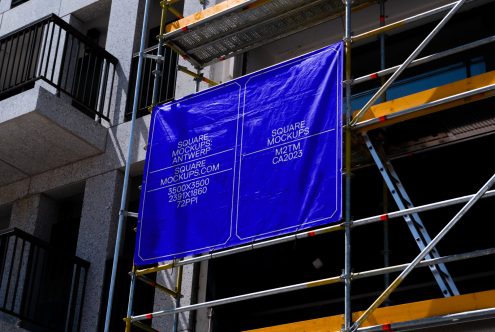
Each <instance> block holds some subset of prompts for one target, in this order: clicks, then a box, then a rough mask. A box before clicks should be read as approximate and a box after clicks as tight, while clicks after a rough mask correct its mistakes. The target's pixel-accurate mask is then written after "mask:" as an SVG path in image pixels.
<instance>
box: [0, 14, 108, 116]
mask: <svg viewBox="0 0 495 332" xmlns="http://www.w3.org/2000/svg"><path fill="white" fill-rule="evenodd" d="M116 64H117V59H116V58H115V57H114V56H113V55H111V54H110V53H108V52H107V51H105V50H104V49H103V48H101V47H100V46H98V45H97V44H96V43H94V42H93V41H92V40H90V39H89V38H88V37H86V36H84V35H83V34H81V33H80V32H79V31H77V30H76V29H74V28H73V27H72V26H70V25H69V24H68V23H66V22H65V21H63V20H62V19H61V18H59V17H58V16H56V15H54V14H51V15H49V16H47V17H44V18H42V19H40V20H38V21H36V22H33V23H31V24H29V25H27V26H25V27H23V28H21V29H18V30H16V31H13V32H11V33H9V34H7V35H5V36H2V37H1V38H0V100H1V99H5V98H8V97H10V96H12V95H15V94H17V93H19V92H22V91H25V90H27V89H31V88H32V87H33V86H34V82H35V81H37V80H40V79H41V80H43V81H45V82H47V83H48V84H50V85H52V86H53V87H55V88H56V89H57V91H58V92H63V93H65V94H66V95H68V96H69V97H72V104H73V106H75V107H76V108H78V109H79V110H81V111H82V112H83V113H85V114H87V115H88V116H90V117H93V118H103V119H105V120H107V121H108V120H109V110H110V102H109V100H110V99H111V97H112V92H113V80H114V76H115V66H116Z"/></svg>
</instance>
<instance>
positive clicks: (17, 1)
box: [10, 0, 29, 8]
mask: <svg viewBox="0 0 495 332" xmlns="http://www.w3.org/2000/svg"><path fill="white" fill-rule="evenodd" d="M28 1H29V0H12V2H11V3H10V8H14V7H17V6H19V5H21V4H23V3H24V2H28Z"/></svg>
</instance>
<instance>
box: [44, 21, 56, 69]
mask: <svg viewBox="0 0 495 332" xmlns="http://www.w3.org/2000/svg"><path fill="white" fill-rule="evenodd" d="M51 23H52V24H48V26H49V27H50V26H51V27H52V28H51V29H50V31H51V34H50V45H49V46H48V55H47V57H46V65H45V73H44V74H43V77H44V78H46V79H48V77H47V73H48V67H49V65H50V57H51V55H52V43H53V33H54V31H55V23H53V22H51Z"/></svg>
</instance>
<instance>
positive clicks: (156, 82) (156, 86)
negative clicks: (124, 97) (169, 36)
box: [151, 0, 169, 106]
mask: <svg viewBox="0 0 495 332" xmlns="http://www.w3.org/2000/svg"><path fill="white" fill-rule="evenodd" d="M168 6H169V4H168V2H167V1H166V0H165V1H161V2H160V7H162V16H161V19H160V34H159V35H158V50H157V59H158V60H157V61H156V66H155V76H154V79H153V95H152V98H151V105H153V106H155V105H156V103H157V102H158V97H159V91H160V82H161V78H162V75H163V62H164V61H165V59H164V58H163V49H164V47H163V35H164V34H165V27H166V26H167V14H168Z"/></svg>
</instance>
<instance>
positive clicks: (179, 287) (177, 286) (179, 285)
mask: <svg viewBox="0 0 495 332" xmlns="http://www.w3.org/2000/svg"><path fill="white" fill-rule="evenodd" d="M183 271H184V266H183V265H181V266H179V267H177V278H176V280H175V292H176V293H177V296H176V298H175V308H176V309H177V308H180V297H181V296H182V273H183ZM177 331H179V313H175V314H174V329H173V332H177Z"/></svg>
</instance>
